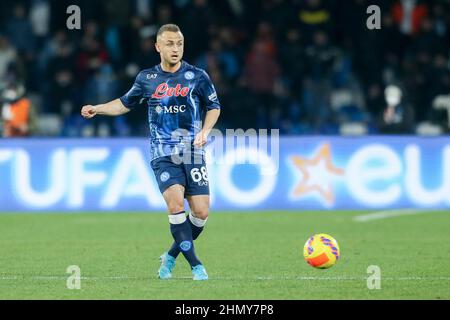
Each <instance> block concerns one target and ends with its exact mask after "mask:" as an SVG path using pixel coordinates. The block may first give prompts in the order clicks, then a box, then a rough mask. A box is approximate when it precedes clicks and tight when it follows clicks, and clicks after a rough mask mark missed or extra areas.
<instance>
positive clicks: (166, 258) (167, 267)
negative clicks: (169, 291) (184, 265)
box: [158, 252, 175, 280]
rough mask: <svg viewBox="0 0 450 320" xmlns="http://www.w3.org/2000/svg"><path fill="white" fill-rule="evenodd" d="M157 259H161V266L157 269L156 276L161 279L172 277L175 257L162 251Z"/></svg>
mask: <svg viewBox="0 0 450 320" xmlns="http://www.w3.org/2000/svg"><path fill="white" fill-rule="evenodd" d="M159 261H161V266H160V267H159V270H158V278H159V279H163V280H166V279H170V278H172V270H173V268H174V267H175V258H174V257H172V256H171V255H169V254H168V253H167V252H164V253H163V254H162V256H161V257H159Z"/></svg>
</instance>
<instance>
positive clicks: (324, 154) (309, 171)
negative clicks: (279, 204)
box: [291, 143, 345, 205]
mask: <svg viewBox="0 0 450 320" xmlns="http://www.w3.org/2000/svg"><path fill="white" fill-rule="evenodd" d="M291 160H292V163H293V165H294V166H295V168H296V169H298V171H300V173H301V176H302V178H301V180H300V182H299V183H298V184H297V185H296V186H295V187H294V188H293V190H292V192H291V195H292V196H293V198H295V199H299V198H302V197H304V196H306V195H309V194H313V193H315V194H317V195H319V196H320V198H321V199H322V200H324V201H325V203H326V204H327V205H332V204H333V203H334V200H335V196H334V189H333V180H334V179H335V178H336V177H337V176H342V175H344V173H345V171H344V170H343V169H341V168H338V167H336V166H335V165H334V164H333V162H332V154H331V149H330V145H329V144H328V143H325V144H323V145H321V146H320V147H319V149H318V150H317V151H316V153H315V155H314V156H313V157H312V159H305V158H303V157H300V156H293V157H291Z"/></svg>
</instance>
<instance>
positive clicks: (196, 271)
mask: <svg viewBox="0 0 450 320" xmlns="http://www.w3.org/2000/svg"><path fill="white" fill-rule="evenodd" d="M192 275H193V276H194V278H193V279H194V280H208V274H207V273H206V269H205V267H204V266H202V265H201V264H199V265H197V266H195V267H193V268H192Z"/></svg>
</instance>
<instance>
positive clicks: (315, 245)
mask: <svg viewBox="0 0 450 320" xmlns="http://www.w3.org/2000/svg"><path fill="white" fill-rule="evenodd" d="M340 254H341V252H340V250H339V245H338V243H337V241H336V239H334V238H333V237H332V236H330V235H329V234H325V233H319V234H315V235H313V236H311V237H309V239H308V240H307V241H306V243H305V246H304V247H303V256H304V257H305V260H306V262H307V263H308V264H309V265H310V266H312V267H314V268H318V269H328V268H330V267H332V266H334V265H335V264H336V262H337V261H338V260H339V257H340Z"/></svg>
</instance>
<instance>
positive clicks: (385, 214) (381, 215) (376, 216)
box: [353, 209, 436, 222]
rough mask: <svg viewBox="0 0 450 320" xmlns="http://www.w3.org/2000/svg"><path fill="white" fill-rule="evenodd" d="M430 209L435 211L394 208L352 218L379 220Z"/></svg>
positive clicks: (426, 210)
mask: <svg viewBox="0 0 450 320" xmlns="http://www.w3.org/2000/svg"><path fill="white" fill-rule="evenodd" d="M430 211H436V210H431V209H395V210H384V211H376V212H372V213H368V214H363V215H359V216H356V217H354V218H353V220H355V221H357V222H367V221H373V220H381V219H386V218H394V217H400V216H409V215H415V214H424V213H427V212H430Z"/></svg>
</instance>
